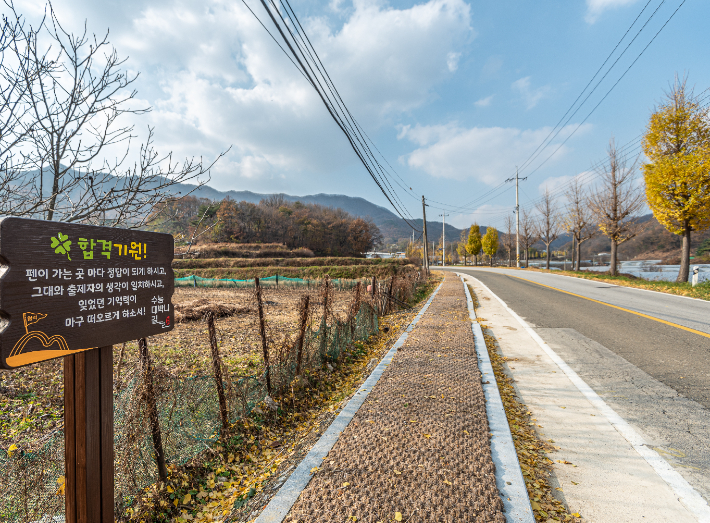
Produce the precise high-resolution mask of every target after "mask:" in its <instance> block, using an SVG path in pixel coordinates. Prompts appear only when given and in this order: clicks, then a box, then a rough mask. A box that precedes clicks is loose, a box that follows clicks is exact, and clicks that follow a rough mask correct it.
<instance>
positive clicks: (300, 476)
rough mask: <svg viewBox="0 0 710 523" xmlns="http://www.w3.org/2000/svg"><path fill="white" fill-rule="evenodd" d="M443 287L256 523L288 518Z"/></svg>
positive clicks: (279, 520)
mask: <svg viewBox="0 0 710 523" xmlns="http://www.w3.org/2000/svg"><path fill="white" fill-rule="evenodd" d="M442 285H443V282H442V283H440V284H439V286H438V287H437V288H436V290H434V292H433V293H432V295H431V296H430V297H429V299H428V300H427V302H426V304H425V305H424V307H422V310H420V311H419V314H417V315H416V316H415V318H414V319H413V320H412V322H411V323H410V324H409V326H408V327H407V329H406V330H405V331H404V332H403V333H402V335H401V336H400V337H399V338H398V339H397V341H396V342H395V344H394V345H393V346H392V348H391V349H390V350H389V351H388V352H387V354H386V355H385V357H384V358H382V361H380V363H379V364H378V365H377V367H375V370H373V371H372V374H370V376H369V377H368V378H367V380H365V383H363V384H362V385H361V386H360V388H359V389H358V391H357V392H356V393H355V395H354V396H353V397H352V398H351V399H350V401H348V404H347V405H346V406H345V408H344V409H343V410H341V411H340V414H338V416H337V417H336V418H335V420H333V423H331V425H330V427H328V429H327V430H326V431H325V432H324V433H323V435H322V436H321V437H320V439H319V440H318V441H317V442H316V444H315V445H314V446H313V448H312V449H311V451H310V452H309V453H308V455H306V457H305V458H303V461H301V463H299V465H298V467H296V470H294V471H293V473H292V474H291V476H290V477H289V478H288V480H286V483H284V484H283V486H282V487H281V488H280V489H279V491H278V492H277V493H276V495H275V496H274V497H273V498H271V501H270V502H269V504H268V505H266V508H265V509H264V510H263V511H262V512H261V514H259V517H257V518H256V519H255V520H254V523H281V522H282V521H283V519H284V518H285V517H286V516H287V515H288V513H289V511H290V510H291V507H292V506H293V504H294V503H296V500H298V496H300V495H301V492H303V489H305V488H306V486H307V485H308V483H309V482H310V481H311V478H312V476H311V469H312V468H314V467H319V466H320V465H321V463H322V462H323V458H325V457H326V456H327V455H328V452H330V449H332V448H333V445H335V442H336V441H338V438H339V437H340V433H341V432H342V431H344V430H345V428H346V427H347V426H348V424H349V423H350V421H351V420H352V419H353V417H354V416H355V414H356V413H357V411H358V410H359V409H360V407H361V406H362V404H363V403H364V402H365V398H367V395H368V394H369V393H370V391H371V390H372V388H373V387H374V386H375V385H376V384H377V382H378V381H379V379H380V376H382V373H383V372H384V371H385V369H386V368H387V365H389V364H390V363H391V362H392V359H393V358H394V356H395V354H397V349H399V348H400V347H401V346H402V345H404V342H405V341H407V338H408V337H409V333H410V332H412V330H413V329H414V326H415V325H416V324H417V322H418V321H419V320H420V319H421V317H422V316H423V315H424V313H425V312H426V311H427V309H428V308H429V305H431V302H432V301H433V300H434V297H435V296H436V294H437V293H438V292H439V289H441V286H442Z"/></svg>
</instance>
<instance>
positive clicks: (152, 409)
mask: <svg viewBox="0 0 710 523" xmlns="http://www.w3.org/2000/svg"><path fill="white" fill-rule="evenodd" d="M138 348H139V349H140V356H139V357H140V362H141V369H142V371H143V398H144V401H145V404H146V410H147V411H148V421H149V422H150V432H151V436H152V437H153V449H154V450H155V464H156V465H157V466H158V479H160V481H162V482H163V483H165V482H166V481H167V479H168V469H167V467H166V466H165V451H164V450H163V437H162V435H161V433H160V422H159V420H158V405H157V403H156V399H155V389H154V388H153V367H152V365H151V362H150V354H149V353H148V343H147V342H146V340H145V338H141V339H140V340H138Z"/></svg>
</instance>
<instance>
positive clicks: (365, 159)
mask: <svg viewBox="0 0 710 523" xmlns="http://www.w3.org/2000/svg"><path fill="white" fill-rule="evenodd" d="M243 1H244V0H243ZM260 1H261V4H262V6H263V7H264V9H266V11H267V13H268V15H269V18H271V21H272V23H273V24H274V25H275V26H276V29H277V30H278V32H279V34H280V36H281V38H282V39H283V41H284V43H285V44H286V46H287V47H288V49H289V50H290V52H291V54H290V55H289V54H288V52H287V51H286V50H285V49H284V48H283V47H282V46H281V45H280V44H279V42H278V41H276V39H275V37H274V36H273V35H272V34H271V33H270V32H269V31H268V29H267V28H266V27H265V26H264V24H263V23H261V20H259V18H258V16H256V14H255V13H254V11H253V10H252V9H251V8H249V6H248V5H247V8H248V9H249V11H250V12H251V13H252V15H254V17H255V18H256V19H257V20H258V21H259V23H260V24H261V25H262V27H264V29H266V31H267V32H268V33H269V34H270V35H271V37H272V39H274V41H276V43H277V45H279V48H281V50H282V51H283V52H284V53H285V54H286V55H287V56H288V57H289V59H290V60H291V62H292V63H293V64H294V66H296V68H297V69H299V71H300V72H301V74H302V75H303V76H304V77H305V78H306V80H307V81H308V83H309V84H310V85H311V86H312V87H313V88H314V89H315V91H316V93H317V94H318V96H319V97H320V99H321V101H322V102H323V104H324V105H325V106H326V109H327V110H328V113H329V114H330V115H331V117H332V118H333V120H334V121H335V122H336V125H338V127H339V128H340V129H341V131H343V133H344V134H345V135H346V138H347V139H348V141H349V143H350V145H351V147H352V149H353V150H354V152H355V154H356V155H357V156H358V158H359V159H360V161H361V163H362V164H363V166H365V169H366V170H367V171H368V174H369V175H370V177H371V178H372V179H373V181H374V182H375V184H376V185H377V186H378V188H379V189H380V191H381V192H382V194H383V195H384V196H385V198H386V199H387V201H388V202H389V203H390V205H392V207H393V209H394V210H395V211H396V212H397V214H398V215H399V216H400V217H401V218H402V219H403V220H404V221H405V223H407V225H408V226H409V227H411V228H412V229H413V230H415V231H417V232H419V231H418V229H416V227H414V226H413V225H412V223H410V220H413V218H412V217H411V214H410V213H409V211H408V210H407V209H406V207H405V206H404V205H403V204H402V203H401V200H399V198H398V196H397V194H396V192H395V191H394V189H393V188H392V186H391V184H390V183H389V180H388V178H387V176H386V174H384V169H382V167H381V165H380V164H379V162H378V161H377V160H376V159H374V155H372V152H371V151H369V148H367V147H364V146H363V143H362V137H360V139H358V136H357V133H355V132H354V131H353V129H352V124H351V123H350V122H349V121H348V118H347V117H344V113H343V110H342V107H340V108H339V109H336V104H337V102H338V98H339V96H338V97H336V96H335V95H334V94H333V92H332V90H331V88H330V86H328V90H329V91H331V96H333V98H335V100H336V104H334V103H333V101H332V100H331V99H330V98H329V97H328V96H327V93H326V92H325V91H324V89H323V87H322V85H321V82H320V80H319V79H318V77H317V75H316V73H315V71H314V70H313V67H312V65H311V62H309V61H308V58H307V55H309V56H310V57H311V61H313V62H315V60H314V59H313V56H312V55H311V54H310V51H308V46H306V44H305V41H304V40H303V37H301V36H300V32H303V34H305V31H303V28H302V26H301V25H300V22H298V21H297V22H294V19H296V20H297V17H296V16H295V13H294V12H293V11H291V13H288V9H286V6H285V5H284V4H283V2H282V7H284V10H285V11H286V13H287V17H288V18H289V19H290V20H291V22H292V24H293V26H294V28H295V29H296V27H297V26H298V27H300V29H301V31H298V30H297V29H296V32H297V34H298V35H299V39H300V40H301V42H302V45H303V48H305V49H306V52H304V49H303V48H302V47H301V45H299V43H298V39H297V38H296V36H295V35H294V33H293V32H292V31H291V29H290V27H289V25H288V23H287V22H286V20H285V19H284V17H283V16H282V14H281V12H280V11H279V9H278V8H277V7H276V5H275V4H274V2H273V0H270V1H271V3H272V4H273V6H274V9H273V11H276V13H277V14H278V16H279V18H280V19H281V22H282V23H283V27H284V28H285V29H286V31H287V32H288V33H289V35H290V36H291V39H292V41H290V40H289V39H288V38H287V36H286V34H285V33H284V30H283V28H282V27H281V24H279V23H278V21H277V19H276V17H275V16H274V13H273V11H272V9H270V8H269V6H268V5H267V3H266V1H265V0H260ZM245 5H246V4H245ZM289 7H290V6H289ZM306 38H307V36H306ZM309 43H310V40H309ZM294 45H295V46H296V47H297V48H298V51H299V53H297V52H296V50H295V49H294ZM313 51H315V49H313ZM291 57H293V58H294V59H295V60H296V62H298V64H296V62H294V60H293V59H292V58H291ZM304 62H305V63H306V64H307V65H308V67H306V66H305V65H304ZM321 66H322V62H321ZM322 67H323V66H322ZM316 69H318V67H317V66H316ZM323 70H325V67H323ZM319 72H320V70H319ZM326 74H327V73H326ZM321 78H323V79H324V82H323V83H326V82H325V76H324V75H323V73H322V72H321ZM328 79H329V77H328ZM331 82H332V81H331ZM326 85H327V84H326ZM319 87H320V89H319ZM333 87H334V85H333ZM340 102H342V99H340ZM337 105H339V104H337ZM344 105H345V104H344V103H343V106H344ZM346 110H347V108H346ZM339 113H340V114H339ZM347 113H348V114H349V111H347ZM341 114H343V116H341ZM353 120H354V119H353ZM358 127H359V126H358ZM358 146H359V147H358ZM361 148H362V149H361ZM365 151H369V152H365ZM380 154H381V153H380ZM378 166H379V169H380V171H379V172H378ZM383 180H384V181H383ZM393 200H395V201H393ZM395 202H397V203H395ZM398 204H399V205H398ZM405 215H407V216H409V219H408V218H407V217H405Z"/></svg>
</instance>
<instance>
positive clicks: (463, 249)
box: [456, 242, 468, 265]
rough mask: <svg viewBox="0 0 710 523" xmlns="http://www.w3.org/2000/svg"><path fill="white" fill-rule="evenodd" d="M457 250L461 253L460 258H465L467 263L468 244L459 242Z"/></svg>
mask: <svg viewBox="0 0 710 523" xmlns="http://www.w3.org/2000/svg"><path fill="white" fill-rule="evenodd" d="M456 252H457V253H458V254H459V257H460V258H463V264H464V265H466V257H467V256H468V253H467V252H466V244H465V243H463V242H459V244H458V247H456Z"/></svg>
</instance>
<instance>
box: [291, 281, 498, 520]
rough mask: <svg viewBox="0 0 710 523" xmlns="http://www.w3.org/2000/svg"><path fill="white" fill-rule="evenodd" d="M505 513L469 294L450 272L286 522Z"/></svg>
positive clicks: (464, 517) (470, 517)
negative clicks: (493, 453)
mask: <svg viewBox="0 0 710 523" xmlns="http://www.w3.org/2000/svg"><path fill="white" fill-rule="evenodd" d="M502 510H503V505H502V503H501V500H500V497H499V493H498V489H497V487H496V483H495V475H494V466H493V461H492V459H491V450H490V444H489V434H488V422H487V419H486V408H485V400H484V395H483V389H482V387H481V374H480V372H479V370H478V364H477V359H476V352H475V348H474V339H473V334H472V332H471V320H470V319H469V315H468V310H467V307H466V298H465V295H464V289H463V285H462V283H461V280H459V278H457V277H456V276H454V275H453V274H447V276H446V280H445V281H444V284H443V287H442V288H441V290H440V291H439V293H438V294H437V295H436V297H435V298H434V300H433V302H432V303H431V306H430V307H429V309H428V310H427V311H426V313H425V314H424V316H423V317H422V318H421V320H420V321H419V323H417V325H416V327H415V328H414V330H413V331H412V333H411V334H410V335H409V338H408V339H407V341H406V342H405V343H404V345H403V346H402V348H401V349H400V350H399V352H398V353H397V355H396V356H395V358H394V361H393V362H392V364H390V366H389V367H388V368H387V370H386V371H385V372H384V374H383V375H382V377H381V378H380V380H379V382H378V383H377V385H376V386H375V388H374V389H373V390H372V392H371V393H370V395H369V396H368V398H367V400H366V402H365V403H364V404H363V406H362V408H361V409H360V410H359V412H358V413H357V414H356V415H355V417H354V419H353V421H352V422H351V423H350V425H348V427H347V429H346V430H345V431H344V432H343V433H342V434H341V436H340V439H339V440H338V442H337V443H336V444H335V446H334V447H333V449H332V450H331V451H330V453H329V454H328V457H327V458H326V459H325V460H324V461H323V465H322V467H321V468H320V470H319V471H318V472H317V473H316V475H315V477H314V478H313V479H312V480H311V482H310V483H309V484H308V487H307V488H306V489H305V490H304V491H303V493H302V494H301V496H300V497H299V499H298V501H297V502H296V504H295V505H294V506H293V508H292V509H291V512H290V513H289V515H288V516H287V517H286V519H285V521H286V522H289V523H296V522H302V523H314V522H323V523H336V522H343V523H344V522H352V521H357V522H362V523H377V522H382V523H385V522H391V521H399V519H398V518H397V513H399V515H401V521H403V522H411V523H418V522H437V523H449V522H450V523H455V522H456V523H459V522H495V523H504V522H505V516H504V515H503V512H502ZM396 518H397V519H396Z"/></svg>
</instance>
